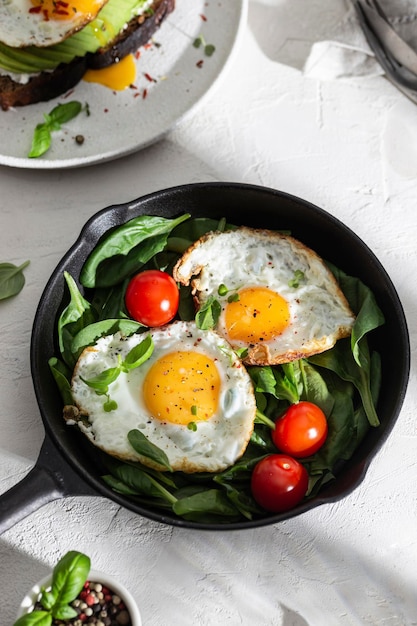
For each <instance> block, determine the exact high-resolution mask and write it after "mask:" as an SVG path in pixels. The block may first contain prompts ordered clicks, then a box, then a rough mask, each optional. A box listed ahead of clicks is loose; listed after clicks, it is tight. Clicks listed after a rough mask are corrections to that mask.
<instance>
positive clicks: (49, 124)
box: [28, 100, 82, 158]
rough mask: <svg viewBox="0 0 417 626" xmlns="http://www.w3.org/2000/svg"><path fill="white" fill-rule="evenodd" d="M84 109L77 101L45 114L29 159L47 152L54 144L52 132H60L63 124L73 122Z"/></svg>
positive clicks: (36, 129) (57, 107) (39, 125)
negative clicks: (52, 143)
mask: <svg viewBox="0 0 417 626" xmlns="http://www.w3.org/2000/svg"><path fill="white" fill-rule="evenodd" d="M81 109H82V106H81V103H80V102H77V101H75V100H74V101H72V102H66V103H65V104H58V106H56V107H55V108H54V109H52V111H51V112H50V113H46V114H44V116H43V117H44V122H43V123H41V124H37V126H36V128H35V131H34V133H33V138H32V146H31V149H30V151H29V154H28V157H30V158H36V157H40V156H42V155H43V154H45V152H47V151H48V150H49V148H50V146H51V142H52V132H53V131H56V130H59V129H60V128H61V124H64V123H65V122H69V121H70V120H72V119H73V118H74V117H75V116H76V115H78V113H80V111H81Z"/></svg>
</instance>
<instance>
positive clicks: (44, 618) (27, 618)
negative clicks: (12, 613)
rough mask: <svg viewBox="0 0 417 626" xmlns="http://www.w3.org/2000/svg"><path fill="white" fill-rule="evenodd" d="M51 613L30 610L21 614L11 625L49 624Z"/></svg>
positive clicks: (31, 625) (50, 622) (33, 625)
mask: <svg viewBox="0 0 417 626" xmlns="http://www.w3.org/2000/svg"><path fill="white" fill-rule="evenodd" d="M51 625H52V615H51V614H50V613H49V612H48V611H32V613H27V615H22V616H21V617H19V619H18V620H17V621H16V622H15V623H14V625H13V626H51Z"/></svg>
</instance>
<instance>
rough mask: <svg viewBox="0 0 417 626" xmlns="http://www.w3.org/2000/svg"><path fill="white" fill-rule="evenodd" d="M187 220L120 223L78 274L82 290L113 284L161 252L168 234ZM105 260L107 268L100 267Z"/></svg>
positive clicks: (153, 218) (186, 216)
mask: <svg viewBox="0 0 417 626" xmlns="http://www.w3.org/2000/svg"><path fill="white" fill-rule="evenodd" d="M189 217H190V215H189V214H188V213H186V214H184V215H181V216H180V217H178V218H176V219H167V218H164V217H157V216H153V215H151V216H149V215H148V216H146V215H140V216H139V217H136V218H134V219H132V220H129V221H128V222H126V223H125V224H122V225H121V226H119V227H118V228H116V229H115V230H113V231H112V232H110V234H109V235H107V236H106V237H104V239H103V240H102V241H101V242H100V243H99V244H98V245H97V246H96V247H95V248H94V250H93V252H92V253H91V254H90V256H89V257H88V259H87V261H86V262H85V264H84V267H83V269H82V271H81V275H80V281H81V284H82V285H84V287H98V286H100V287H111V286H112V285H116V284H117V283H119V282H120V281H121V280H122V279H123V278H125V277H126V276H128V275H130V274H133V273H134V272H136V271H138V270H139V269H140V268H141V267H142V266H143V265H144V264H145V263H146V262H147V261H149V259H151V258H152V257H153V256H154V255H155V254H157V253H158V252H160V251H162V250H163V249H164V248H165V246H166V242H167V237H168V235H169V233H170V232H171V231H172V230H173V228H175V226H177V225H178V224H181V222H183V221H185V220H187V219H189ZM139 244H140V247H139ZM120 257H121V258H120ZM109 259H111V260H112V261H111V265H110V264H108V263H107V264H106V265H105V266H104V265H103V264H104V263H105V262H106V261H108V260H109Z"/></svg>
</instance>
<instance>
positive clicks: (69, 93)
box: [63, 89, 90, 584]
mask: <svg viewBox="0 0 417 626" xmlns="http://www.w3.org/2000/svg"><path fill="white" fill-rule="evenodd" d="M73 93H74V89H70V90H69V91H67V93H66V94H65V96H63V97H64V98H69V96H72V94H73ZM88 584H90V583H88Z"/></svg>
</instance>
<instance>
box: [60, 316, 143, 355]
mask: <svg viewBox="0 0 417 626" xmlns="http://www.w3.org/2000/svg"><path fill="white" fill-rule="evenodd" d="M141 328H144V327H143V325H142V324H140V323H139V322H135V321H134V320H131V319H124V318H121V319H106V320H101V321H99V322H93V323H92V324H89V325H88V326H86V327H85V328H82V329H81V330H80V331H79V332H78V333H77V334H76V335H75V337H73V339H72V342H71V352H72V354H73V355H74V358H75V359H78V357H79V355H80V354H81V352H82V351H83V350H84V348H86V347H87V346H91V345H93V344H94V343H95V342H96V341H97V339H99V338H100V337H103V335H114V333H117V332H120V333H121V334H122V335H123V336H124V337H128V336H129V335H132V334H133V333H135V332H137V331H138V330H140V329H141Z"/></svg>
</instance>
